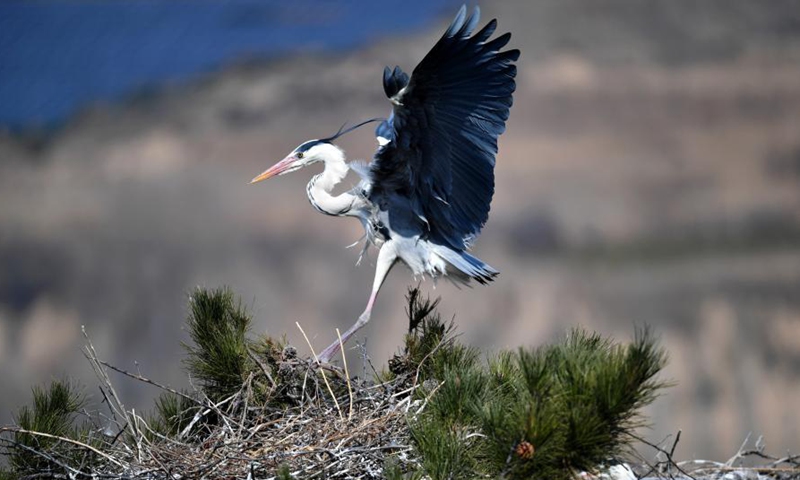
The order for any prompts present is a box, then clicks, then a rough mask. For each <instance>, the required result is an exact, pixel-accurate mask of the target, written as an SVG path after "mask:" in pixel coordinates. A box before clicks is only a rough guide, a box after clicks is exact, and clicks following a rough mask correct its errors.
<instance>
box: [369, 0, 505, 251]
mask: <svg viewBox="0 0 800 480" xmlns="http://www.w3.org/2000/svg"><path fill="white" fill-rule="evenodd" d="M479 17H480V11H479V9H478V8H475V11H474V13H473V14H472V15H470V16H469V17H467V15H466V8H465V7H461V10H460V11H459V12H458V15H457V16H456V18H455V19H454V20H453V23H452V24H450V27H449V28H448V29H447V31H446V32H445V34H444V35H443V36H442V38H441V39H440V40H439V41H438V42H437V43H436V45H435V46H434V47H433V49H431V51H430V52H429V53H428V54H427V55H426V56H425V58H424V59H423V60H422V61H421V62H420V63H419V65H417V68H415V69H414V72H413V73H412V75H411V78H410V79H409V77H408V75H406V74H405V73H404V72H403V71H402V70H400V68H399V67H396V68H395V69H394V70H390V69H388V68H387V69H386V70H385V71H384V76H383V85H384V90H385V92H386V95H387V96H388V97H389V99H390V101H391V102H392V103H393V104H394V109H393V112H392V115H391V116H390V117H389V119H388V120H386V121H385V122H384V123H383V124H381V125H380V126H379V127H378V135H379V137H382V139H383V140H385V141H383V140H382V141H381V143H382V146H381V147H380V148H379V149H378V151H377V153H376V154H375V158H374V160H373V161H372V163H371V164H370V170H371V171H370V173H371V178H372V190H371V193H370V198H371V200H372V201H373V202H374V203H376V204H378V205H379V206H380V205H381V202H382V201H383V202H387V201H389V200H388V199H389V198H391V197H394V198H397V196H401V197H404V198H405V199H407V201H408V202H409V203H410V205H411V208H412V210H413V213H414V214H415V216H416V218H418V219H419V220H420V221H421V222H423V223H424V225H425V228H426V229H427V231H428V232H429V235H430V237H431V238H432V239H433V240H435V241H438V242H440V243H443V244H447V245H449V246H450V247H453V248H456V249H459V250H462V249H464V248H466V247H467V246H468V245H469V243H470V241H471V239H473V238H474V237H475V236H476V235H477V234H478V233H479V232H480V230H481V228H482V227H483V225H484V224H485V223H486V220H487V219H488V216H489V206H490V202H491V200H492V195H493V194H494V165H495V155H496V154H497V137H498V136H500V134H501V133H503V131H504V130H505V122H506V120H507V119H508V111H509V108H510V107H511V104H512V97H511V95H512V93H513V92H514V89H515V83H514V77H515V76H516V67H515V66H514V65H513V62H514V61H516V60H517V59H518V58H519V50H507V51H503V52H501V51H500V49H501V48H503V47H504V46H505V45H506V44H507V43H508V41H509V39H510V38H511V34H510V33H506V34H504V35H501V36H499V37H497V38H495V39H494V40H489V37H491V36H492V34H493V33H494V31H495V29H496V27H497V22H496V21H495V20H492V21H490V22H489V23H488V24H487V25H486V26H485V27H484V28H483V29H482V30H480V31H479V32H478V33H476V34H474V35H472V31H473V30H474V28H475V26H476V25H477V23H478V20H479ZM379 140H380V139H379ZM381 208H383V206H381ZM385 209H386V210H388V208H385Z"/></svg>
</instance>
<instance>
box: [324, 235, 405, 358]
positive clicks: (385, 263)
mask: <svg viewBox="0 0 800 480" xmlns="http://www.w3.org/2000/svg"><path fill="white" fill-rule="evenodd" d="M396 261H397V255H396V254H395V252H394V245H392V244H391V241H390V242H387V243H385V244H384V245H383V247H382V248H381V250H380V252H379V253H378V261H377V265H376V267H375V280H374V281H373V283H372V294H370V296H369V301H368V302H367V308H365V309H364V313H362V314H361V315H360V316H359V317H358V320H356V323H354V324H353V326H352V327H350V328H349V329H347V331H346V332H344V334H343V335H342V344H345V343H347V341H348V340H349V339H350V337H352V336H353V335H355V333H356V332H357V331H359V330H360V329H361V327H363V326H364V325H366V324H367V323H368V322H369V319H370V316H371V315H372V307H373V306H374V305H375V299H376V298H378V292H379V291H380V289H381V285H383V281H384V280H386V275H388V274H389V271H390V270H391V269H392V267H393V266H394V264H395V262H396ZM339 348H340V345H339V340H338V339H337V340H336V341H335V342H333V343H332V344H330V346H329V347H328V348H326V349H325V350H323V351H322V353H321V354H320V355H319V361H320V362H323V363H329V362H330V361H331V358H333V356H334V355H336V353H337V352H338V351H339Z"/></svg>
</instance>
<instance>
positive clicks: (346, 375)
mask: <svg viewBox="0 0 800 480" xmlns="http://www.w3.org/2000/svg"><path fill="white" fill-rule="evenodd" d="M336 336H337V337H338V338H339V351H341V352H342V363H343V364H344V378H345V379H346V380H347V394H348V396H349V397H350V411H349V412H348V414H347V421H348V422H349V421H350V420H352V419H353V387H352V386H351V385H350V372H349V371H348V370H347V355H345V354H344V343H343V342H342V334H341V333H339V329H338V328H337V329H336Z"/></svg>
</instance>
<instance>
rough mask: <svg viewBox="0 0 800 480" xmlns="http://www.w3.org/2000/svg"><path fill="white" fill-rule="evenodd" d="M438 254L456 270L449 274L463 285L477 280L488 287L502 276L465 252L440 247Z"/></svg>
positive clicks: (449, 271) (449, 270)
mask: <svg viewBox="0 0 800 480" xmlns="http://www.w3.org/2000/svg"><path fill="white" fill-rule="evenodd" d="M436 253H437V254H439V256H440V257H442V258H443V259H444V260H445V261H446V262H447V263H449V264H450V265H452V266H453V267H454V269H448V272H447V273H448V274H449V275H451V276H454V277H455V278H456V279H458V280H459V281H461V282H462V283H466V284H468V283H469V280H475V281H476V282H478V283H480V284H481V285H486V284H487V283H489V282H491V281H492V280H494V277H496V276H498V275H499V274H500V272H498V271H497V270H495V269H494V268H492V267H491V266H489V265H487V264H485V263H483V261H481V259H479V258H477V257H473V256H472V255H470V254H469V253H467V252H464V251H461V252H458V251H455V250H451V249H449V248H447V247H441V246H440V248H438V249H437V252H436ZM454 270H455V271H454Z"/></svg>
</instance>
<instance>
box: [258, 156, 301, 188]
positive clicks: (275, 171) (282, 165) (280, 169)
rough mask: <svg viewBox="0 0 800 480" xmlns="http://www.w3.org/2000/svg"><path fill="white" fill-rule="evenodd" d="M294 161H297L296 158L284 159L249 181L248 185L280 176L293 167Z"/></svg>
mask: <svg viewBox="0 0 800 480" xmlns="http://www.w3.org/2000/svg"><path fill="white" fill-rule="evenodd" d="M296 161H297V157H294V156H288V157H286V158H284V159H283V160H281V161H280V162H278V163H276V164H275V165H273V166H271V167H269V168H268V169H267V170H265V171H264V172H263V173H262V174H261V175H259V176H257V177H255V178H254V179H252V180H250V183H251V184H253V183H258V182H260V181H262V180H266V179H268V178H269V177H274V176H276V175H280V174H282V173H284V172H286V171H287V170H289V169H290V168H291V167H292V166H293V164H294V162H296Z"/></svg>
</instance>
